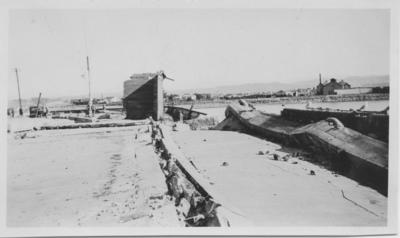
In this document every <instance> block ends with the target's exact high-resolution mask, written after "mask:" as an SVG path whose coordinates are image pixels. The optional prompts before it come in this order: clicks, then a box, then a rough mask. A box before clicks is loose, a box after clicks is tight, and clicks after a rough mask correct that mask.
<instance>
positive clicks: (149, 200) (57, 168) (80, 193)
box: [7, 127, 182, 227]
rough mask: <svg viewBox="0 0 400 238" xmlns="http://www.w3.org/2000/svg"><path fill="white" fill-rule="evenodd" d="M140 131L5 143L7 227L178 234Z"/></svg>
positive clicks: (44, 135)
mask: <svg viewBox="0 0 400 238" xmlns="http://www.w3.org/2000/svg"><path fill="white" fill-rule="evenodd" d="M139 128H141V130H142V131H144V129H143V127H129V128H113V129H111V128H98V129H73V130H55V131H40V132H34V133H30V136H29V137H27V138H25V139H16V138H15V136H14V135H13V134H9V136H8V163H7V166H8V168H7V172H8V173H7V184H8V186H7V225H8V226H24V227H32V226H64V227H68V226H182V224H181V223H180V222H179V221H178V217H177V215H176V209H175V207H174V205H173V203H172V202H171V201H170V200H169V199H167V198H166V196H164V193H165V192H166V191H167V188H166V185H165V179H164V177H163V175H162V173H161V171H160V168H159V165H158V161H157V155H156V154H155V153H154V151H153V147H152V145H150V144H149V142H150V135H149V133H145V134H144V133H138V134H139V136H138V139H135V136H134V135H135V134H136V133H137V130H138V129H139Z"/></svg>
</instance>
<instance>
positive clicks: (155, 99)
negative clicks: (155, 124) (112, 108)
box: [123, 72, 164, 120]
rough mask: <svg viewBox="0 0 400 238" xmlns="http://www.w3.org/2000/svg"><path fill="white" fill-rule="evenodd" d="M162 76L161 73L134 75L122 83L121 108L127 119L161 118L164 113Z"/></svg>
mask: <svg viewBox="0 0 400 238" xmlns="http://www.w3.org/2000/svg"><path fill="white" fill-rule="evenodd" d="M163 75H164V74H163V73H162V72H160V73H143V74H134V75H132V76H131V77H130V80H127V81H125V82H124V96H123V106H124V109H125V112H126V118H127V119H134V120H140V119H145V118H148V117H149V116H152V117H153V119H154V120H159V119H160V118H161V116H162V114H163V112H164V104H163Z"/></svg>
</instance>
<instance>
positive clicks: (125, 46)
mask: <svg viewBox="0 0 400 238" xmlns="http://www.w3.org/2000/svg"><path fill="white" fill-rule="evenodd" d="M9 17H10V19H9V52H8V54H9V55H8V57H9V78H8V98H9V99H15V98H17V97H18V90H17V83H16V75H15V71H14V70H15V68H18V70H19V78H20V84H21V94H22V95H21V96H22V98H31V97H37V95H38V94H39V92H42V94H43V97H58V96H75V95H87V94H88V79H87V73H86V56H87V55H88V56H89V57H90V68H91V78H92V82H93V92H94V95H95V96H101V95H102V94H107V93H119V94H120V95H121V96H122V91H123V82H124V81H125V80H128V79H129V76H130V75H132V74H134V73H143V72H156V71H158V70H164V72H165V73H166V75H167V76H169V77H171V78H174V79H175V81H174V82H171V81H165V82H164V86H165V88H166V90H167V91H171V90H180V89H192V88H210V87H215V86H221V85H237V84H245V83H263V82H265V83H268V82H280V83H291V82H295V81H304V80H310V79H315V80H316V81H317V79H318V74H319V73H322V76H323V77H324V78H326V79H328V78H332V77H335V78H342V77H347V76H357V75H388V74H389V62H390V59H389V56H390V49H389V46H390V13H389V11H388V10H342V9H329V10H318V9H316V10H311V9H310V10H304V9H303V10H301V9H299V10H296V9H279V10H278V9H276V10H274V9H126V10H12V11H10V15H9Z"/></svg>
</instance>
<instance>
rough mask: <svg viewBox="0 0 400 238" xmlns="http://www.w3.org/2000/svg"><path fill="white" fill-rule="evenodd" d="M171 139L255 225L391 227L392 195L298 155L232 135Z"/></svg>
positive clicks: (225, 202)
mask: <svg viewBox="0 0 400 238" xmlns="http://www.w3.org/2000/svg"><path fill="white" fill-rule="evenodd" d="M171 135H172V138H173V140H174V141H175V143H176V144H177V146H178V148H180V150H181V151H182V153H183V154H184V156H185V157H186V158H187V159H189V160H190V161H191V163H192V164H193V165H194V166H195V168H196V169H197V171H198V172H199V173H200V174H201V175H202V176H203V177H204V178H205V180H206V181H208V182H209V185H208V186H209V187H210V186H211V188H212V190H213V191H215V192H217V193H218V197H219V198H221V197H223V199H219V201H218V202H220V203H221V204H222V206H224V207H225V208H226V209H228V210H232V211H235V212H238V211H239V213H240V214H241V216H243V217H245V218H246V219H247V220H249V221H250V222H251V223H252V224H253V225H255V226H385V225H386V221H387V198H386V197H384V196H383V195H381V194H380V193H378V192H377V191H375V190H373V189H371V188H368V187H364V186H361V185H359V184H358V183H357V182H355V181H353V180H351V179H348V178H346V177H343V176H340V175H336V174H334V173H332V172H331V171H328V170H326V169H324V168H322V167H319V166H317V165H314V164H311V163H309V162H306V161H304V160H302V159H300V158H299V157H293V156H291V155H293V153H288V152H289V151H288V150H287V149H282V148H281V147H280V146H279V145H277V144H273V143H271V142H268V141H266V140H262V139H259V138H256V137H252V136H249V135H246V134H241V133H238V132H229V131H187V130H186V131H185V130H180V131H177V132H171ZM274 154H275V156H274ZM296 155H297V154H296ZM228 219H229V218H228ZM240 225H241V224H240V223H239V224H232V226H240ZM246 225H247V224H246Z"/></svg>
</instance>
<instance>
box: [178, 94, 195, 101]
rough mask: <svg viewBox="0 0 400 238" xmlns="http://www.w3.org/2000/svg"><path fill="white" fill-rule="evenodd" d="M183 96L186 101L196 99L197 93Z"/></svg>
mask: <svg viewBox="0 0 400 238" xmlns="http://www.w3.org/2000/svg"><path fill="white" fill-rule="evenodd" d="M181 98H182V100H185V101H196V95H194V94H190V93H185V94H183V95H182V96H181Z"/></svg>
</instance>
